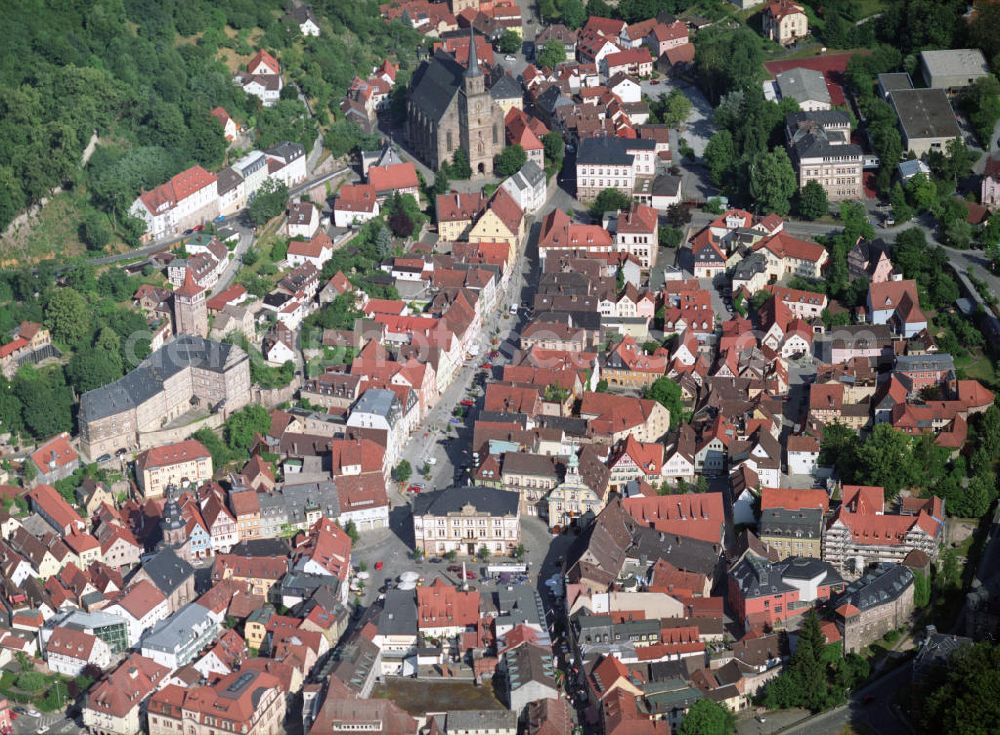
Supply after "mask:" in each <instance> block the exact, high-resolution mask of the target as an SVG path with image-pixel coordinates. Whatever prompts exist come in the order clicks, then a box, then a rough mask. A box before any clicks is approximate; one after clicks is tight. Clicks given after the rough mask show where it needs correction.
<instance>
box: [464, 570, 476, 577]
mask: <svg viewBox="0 0 1000 735" xmlns="http://www.w3.org/2000/svg"><path fill="white" fill-rule="evenodd" d="M465 578H466V579H475V578H476V573H475V572H474V571H472V570H471V569H470V570H469V571H467V572H466V573H465Z"/></svg>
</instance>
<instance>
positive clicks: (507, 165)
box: [493, 143, 528, 176]
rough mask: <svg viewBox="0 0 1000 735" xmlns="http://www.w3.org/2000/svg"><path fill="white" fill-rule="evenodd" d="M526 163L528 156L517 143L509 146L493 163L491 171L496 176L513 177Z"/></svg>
mask: <svg viewBox="0 0 1000 735" xmlns="http://www.w3.org/2000/svg"><path fill="white" fill-rule="evenodd" d="M527 162H528V154H527V153H525V152H524V148H522V147H521V146H519V145H518V144H517V143H515V144H514V145H509V146H507V147H506V148H504V149H503V151H501V152H500V154H499V155H497V157H496V159H495V160H494V161H493V171H494V172H495V173H496V175H497V176H513V175H514V174H516V173H517V172H518V171H520V170H521V166H523V165H524V164H525V163H527Z"/></svg>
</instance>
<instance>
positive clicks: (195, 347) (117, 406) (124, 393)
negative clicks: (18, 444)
mask: <svg viewBox="0 0 1000 735" xmlns="http://www.w3.org/2000/svg"><path fill="white" fill-rule="evenodd" d="M244 359H248V358H247V354H246V353H245V352H244V351H243V350H242V349H241V348H240V347H238V346H236V345H230V344H226V343H224V342H213V341H211V340H207V339H203V338H201V337H193V336H190V335H182V336H180V337H178V338H177V339H175V340H173V341H172V342H170V343H169V344H166V345H164V346H163V347H161V348H160V349H158V350H157V351H156V352H154V353H153V354H151V355H150V356H149V357H147V358H146V359H145V360H143V361H142V362H141V363H139V365H138V366H137V367H136V368H135V369H134V370H132V371H131V372H130V373H128V374H127V375H125V376H123V377H121V378H119V379H118V380H116V381H115V382H114V383H109V384H108V385H105V386H103V387H102V388H95V389H94V390H90V391H87V392H86V393H84V394H83V395H82V396H81V397H80V417H81V419H82V420H87V421H93V420H95V419H100V418H104V417H106V416H111V415H113V414H116V413H118V412H120V411H124V410H126V409H130V408H134V407H135V406H138V405H140V404H142V403H143V402H145V401H147V400H149V399H150V398H152V397H153V396H155V395H156V394H157V393H159V392H160V391H161V390H163V383H164V381H165V380H167V379H169V378H171V377H173V376H174V375H176V374H177V373H179V372H180V371H182V370H184V369H186V368H188V367H196V368H199V369H201V370H211V371H212V372H216V373H222V372H225V370H227V369H228V368H230V367H232V366H233V365H235V364H237V363H238V362H240V361H242V360H244Z"/></svg>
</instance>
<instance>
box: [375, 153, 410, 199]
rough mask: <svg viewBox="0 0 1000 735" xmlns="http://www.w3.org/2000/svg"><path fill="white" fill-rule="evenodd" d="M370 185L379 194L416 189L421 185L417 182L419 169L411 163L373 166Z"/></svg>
mask: <svg viewBox="0 0 1000 735" xmlns="http://www.w3.org/2000/svg"><path fill="white" fill-rule="evenodd" d="M368 183H369V184H371V185H372V186H373V187H374V188H375V191H376V192H378V193H379V194H384V193H387V192H393V191H398V190H400V189H415V188H417V187H418V186H419V185H420V182H419V181H418V180H417V169H416V167H415V166H414V165H413V164H412V163H411V162H409V161H406V162H404V163H394V164H391V165H389V166H372V167H371V168H369V169H368Z"/></svg>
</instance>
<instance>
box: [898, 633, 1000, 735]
mask: <svg viewBox="0 0 1000 735" xmlns="http://www.w3.org/2000/svg"><path fill="white" fill-rule="evenodd" d="M914 701H915V702H916V703H917V717H916V726H917V727H916V729H917V733H918V734H919V735H932V733H933V734H935V735H936V734H937V733H963V735H989V734H990V733H993V732H995V730H996V727H995V725H996V723H997V722H1000V645H998V644H995V643H991V642H982V643H974V644H971V645H968V646H962V647H960V648H959V649H958V650H957V651H955V653H954V654H952V656H951V658H950V659H948V661H947V662H946V663H945V664H944V665H943V666H941V667H939V668H937V669H934V670H932V671H931V672H929V675H928V676H927V678H925V679H924V680H923V681H921V682H920V683H919V685H918V688H917V690H916V692H915V697H914Z"/></svg>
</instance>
